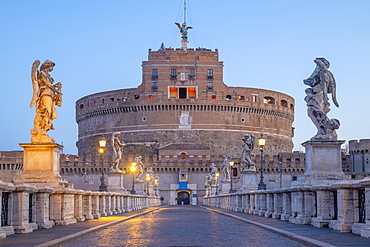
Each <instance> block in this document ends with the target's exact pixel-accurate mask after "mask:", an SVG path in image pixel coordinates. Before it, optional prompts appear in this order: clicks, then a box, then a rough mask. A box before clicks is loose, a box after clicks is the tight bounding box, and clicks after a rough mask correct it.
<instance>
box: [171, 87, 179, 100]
mask: <svg viewBox="0 0 370 247" xmlns="http://www.w3.org/2000/svg"><path fill="white" fill-rule="evenodd" d="M170 98H171V99H177V87H170Z"/></svg>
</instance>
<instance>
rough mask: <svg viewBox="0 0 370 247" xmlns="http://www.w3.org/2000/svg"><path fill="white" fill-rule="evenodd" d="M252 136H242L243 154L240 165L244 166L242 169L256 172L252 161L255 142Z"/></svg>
mask: <svg viewBox="0 0 370 247" xmlns="http://www.w3.org/2000/svg"><path fill="white" fill-rule="evenodd" d="M255 139H256V138H255V137H254V135H249V134H244V138H243V139H242V140H243V141H244V143H243V144H242V146H243V153H242V159H241V160H242V163H243V164H244V167H245V168H244V169H248V170H254V171H255V170H256V164H254V162H253V161H252V151H253V149H254V142H255Z"/></svg>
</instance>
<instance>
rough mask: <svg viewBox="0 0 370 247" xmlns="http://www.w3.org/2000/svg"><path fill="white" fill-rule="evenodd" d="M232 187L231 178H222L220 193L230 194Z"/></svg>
mask: <svg viewBox="0 0 370 247" xmlns="http://www.w3.org/2000/svg"><path fill="white" fill-rule="evenodd" d="M230 188H231V181H230V180H222V181H221V191H220V194H228V193H229V192H230Z"/></svg>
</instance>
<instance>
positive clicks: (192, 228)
mask: <svg viewBox="0 0 370 247" xmlns="http://www.w3.org/2000/svg"><path fill="white" fill-rule="evenodd" d="M63 246H263V247H269V246H274V247H276V246H284V247H290V246H292V247H293V246H297V247H298V246H305V245H302V244H300V243H298V242H295V241H293V240H290V239H287V238H285V237H283V236H281V235H278V234H275V233H272V232H270V231H268V230H265V229H262V228H259V227H257V226H254V225H250V224H248V223H245V222H242V221H239V220H237V219H233V218H230V217H227V216H224V215H221V214H218V213H215V212H212V211H209V210H206V209H204V208H199V207H194V206H171V207H165V208H161V209H159V210H157V211H154V212H151V213H148V214H145V215H142V216H140V217H137V218H134V219H130V220H128V221H124V222H122V223H119V224H116V225H113V226H110V227H107V228H106V229H102V230H99V231H96V232H93V233H91V234H88V235H84V236H82V237H80V238H77V239H76V240H74V241H73V242H69V243H67V244H65V245H63Z"/></svg>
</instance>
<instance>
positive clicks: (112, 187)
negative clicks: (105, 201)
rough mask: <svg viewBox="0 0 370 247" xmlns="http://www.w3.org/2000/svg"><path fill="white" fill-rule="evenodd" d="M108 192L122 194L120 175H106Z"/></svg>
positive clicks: (123, 189) (121, 176) (121, 178)
mask: <svg viewBox="0 0 370 247" xmlns="http://www.w3.org/2000/svg"><path fill="white" fill-rule="evenodd" d="M108 191H110V192H124V191H126V190H125V188H124V187H123V175H122V173H108Z"/></svg>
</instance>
